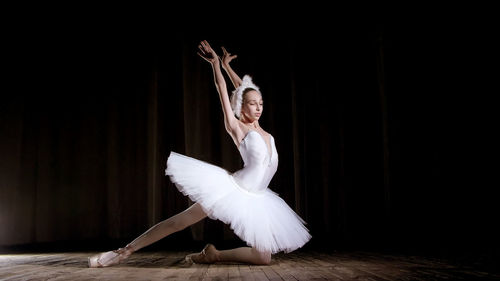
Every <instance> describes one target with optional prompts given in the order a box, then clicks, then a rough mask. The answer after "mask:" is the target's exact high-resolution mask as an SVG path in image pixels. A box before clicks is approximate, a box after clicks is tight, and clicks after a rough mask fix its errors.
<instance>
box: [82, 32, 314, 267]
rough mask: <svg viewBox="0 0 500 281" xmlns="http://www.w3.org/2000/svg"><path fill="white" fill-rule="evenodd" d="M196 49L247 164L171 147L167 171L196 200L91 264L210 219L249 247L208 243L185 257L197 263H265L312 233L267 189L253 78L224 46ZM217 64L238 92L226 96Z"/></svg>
mask: <svg viewBox="0 0 500 281" xmlns="http://www.w3.org/2000/svg"><path fill="white" fill-rule="evenodd" d="M198 48H199V49H200V51H199V52H198V55H200V56H201V57H202V58H203V59H205V60H206V61H207V62H209V63H210V64H211V66H212V70H213V74H214V81H215V86H216V88H217V91H218V93H219V97H220V101H221V104H222V111H223V113H224V124H225V127H226V131H227V132H228V134H229V135H230V136H231V138H232V139H233V141H234V143H235V145H236V147H237V148H238V151H239V152H240V155H241V157H242V159H243V161H244V166H243V168H241V169H240V170H238V171H236V172H234V173H230V172H228V171H227V170H225V169H223V168H221V167H218V166H215V165H212V164H210V163H207V162H204V161H201V160H198V159H195V158H191V157H188V156H185V155H182V154H179V153H176V152H173V151H172V152H171V153H170V155H169V157H168V160H167V168H166V170H165V174H166V175H168V176H169V177H170V180H171V181H172V182H173V183H174V184H175V186H176V187H177V189H178V190H179V191H180V192H182V193H183V194H184V195H186V196H188V197H189V198H190V199H191V200H192V201H193V202H195V204H193V205H192V206H190V207H189V208H188V209H186V210H184V211H183V212H181V213H179V214H177V215H175V216H172V217H170V218H168V219H166V220H164V221H162V222H160V223H158V224H156V225H154V226H153V227H151V228H150V229H149V230H147V231H146V232H145V233H143V234H142V235H141V236H139V237H137V238H136V239H135V240H134V241H132V242H131V243H130V244H128V245H127V246H126V247H125V248H120V249H118V250H114V251H109V252H105V253H101V254H98V255H95V256H92V257H89V267H106V266H111V265H114V264H118V263H120V262H121V261H122V260H124V259H126V258H128V257H129V256H130V255H131V254H132V253H133V252H135V251H137V250H139V249H141V248H143V247H145V246H148V245H150V244H152V243H154V242H156V241H158V240H160V239H162V238H164V237H166V236H168V235H170V234H172V233H174V232H177V231H180V230H183V229H185V228H186V227H188V226H190V225H192V224H194V223H196V222H198V221H200V220H202V219H204V218H205V217H207V216H208V217H209V218H211V219H218V220H221V221H222V222H224V223H226V224H228V225H230V227H231V229H232V230H233V231H234V232H235V234H236V235H238V237H240V238H241V239H242V240H243V241H245V242H246V243H247V245H248V246H249V247H239V248H235V249H229V250H217V249H216V248H215V246H214V245H212V244H207V245H206V246H205V247H204V249H203V250H202V251H201V252H200V253H195V254H190V255H188V256H186V260H188V261H192V262H195V263H214V262H219V261H223V262H224V261H225V262H243V263H250V264H269V263H270V262H271V255H272V254H275V253H278V252H280V251H284V252H286V253H288V252H291V251H294V250H296V249H298V248H300V247H302V246H303V245H304V244H305V243H307V242H308V241H309V239H310V238H311V235H310V234H309V232H308V230H307V228H306V227H305V226H304V224H305V222H304V220H302V218H300V217H299V216H298V215H297V214H296V213H295V212H294V211H293V210H292V209H291V208H290V207H289V206H288V205H287V204H286V202H285V201H284V200H283V199H281V198H280V197H279V196H278V195H277V194H276V193H274V192H273V191H271V190H270V189H269V188H268V185H269V182H270V181H271V179H272V177H273V176H274V174H275V172H276V170H277V168H278V153H277V151H276V147H275V144H274V138H273V136H272V135H271V134H269V133H267V132H266V131H265V130H264V129H262V127H260V125H259V119H260V117H261V115H262V112H263V109H264V104H263V100H262V94H261V92H260V90H259V88H258V87H257V86H256V85H255V84H253V82H252V79H251V78H250V76H248V75H245V76H244V77H243V79H241V78H240V77H239V76H238V75H237V74H236V73H235V72H234V71H233V69H232V68H231V67H230V65H229V63H230V62H231V61H232V60H233V59H234V58H236V55H231V54H230V53H228V52H227V51H226V49H225V48H224V47H223V48H222V49H223V56H222V58H219V56H218V55H217V53H216V52H215V51H214V50H213V49H212V48H211V46H210V45H209V43H208V42H207V41H202V42H200V45H199V46H198ZM221 64H222V67H223V68H224V70H225V71H226V72H227V74H228V76H229V77H230V79H231V81H232V83H233V85H234V86H235V88H236V89H235V90H234V91H233V92H232V95H231V98H229V95H228V91H227V87H226V82H225V80H224V77H223V74H222V71H221Z"/></svg>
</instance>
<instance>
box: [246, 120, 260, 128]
mask: <svg viewBox="0 0 500 281" xmlns="http://www.w3.org/2000/svg"><path fill="white" fill-rule="evenodd" d="M242 122H243V124H245V126H247V127H249V128H253V129H258V128H260V126H259V121H257V120H254V121H253V122H249V121H248V120H243V121H242Z"/></svg>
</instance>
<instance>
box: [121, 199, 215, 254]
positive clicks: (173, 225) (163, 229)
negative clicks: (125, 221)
mask: <svg viewBox="0 0 500 281" xmlns="http://www.w3.org/2000/svg"><path fill="white" fill-rule="evenodd" d="M206 216H207V214H205V212H203V209H202V208H201V206H200V204H198V203H195V204H193V205H192V206H191V207H189V208H187V209H186V210H184V211H182V212H181V213H179V214H177V215H174V216H172V217H170V218H168V219H166V220H164V221H162V222H159V223H157V224H156V225H154V226H152V227H151V228H150V229H148V230H147V231H146V232H144V233H143V234H142V235H140V236H139V237H137V238H136V239H135V240H134V241H132V242H131V243H130V244H128V245H129V246H130V247H132V249H133V251H137V250H139V249H141V248H144V247H146V246H148V245H150V244H153V243H154V242H156V241H158V240H160V239H162V238H164V237H166V236H168V235H170V234H172V233H174V232H177V231H180V230H183V229H184V228H186V227H188V226H190V225H192V224H195V223H197V222H199V221H200V220H202V219H204V218H205V217H206Z"/></svg>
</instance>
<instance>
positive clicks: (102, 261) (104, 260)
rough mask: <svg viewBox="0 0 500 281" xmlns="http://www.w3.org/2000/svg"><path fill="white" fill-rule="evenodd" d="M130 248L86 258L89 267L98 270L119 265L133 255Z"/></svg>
mask: <svg viewBox="0 0 500 281" xmlns="http://www.w3.org/2000/svg"><path fill="white" fill-rule="evenodd" d="M133 252H134V251H133V249H132V246H129V245H127V246H126V247H125V248H120V249H118V250H113V251H109V252H104V253H100V254H97V255H95V256H91V257H89V258H88V263H89V267H91V268H100V267H108V266H112V265H116V264H119V263H120V262H121V261H123V260H125V259H126V258H128V257H129V256H130V255H131V254H132V253H133Z"/></svg>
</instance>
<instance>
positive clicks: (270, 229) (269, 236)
mask: <svg viewBox="0 0 500 281" xmlns="http://www.w3.org/2000/svg"><path fill="white" fill-rule="evenodd" d="M165 174H166V175H168V176H169V177H170V180H171V181H172V182H173V183H174V184H175V186H176V187H177V189H178V190H179V191H180V192H182V194H184V195H186V196H188V197H189V198H190V199H191V200H192V201H194V202H197V203H199V204H200V205H201V207H202V209H203V210H204V212H205V213H206V214H207V216H208V217H209V218H211V219H218V220H220V221H222V222H224V223H225V224H228V225H229V226H230V227H231V229H232V230H233V231H234V233H235V234H236V235H237V236H238V237H239V238H241V239H242V240H243V241H245V242H246V243H247V245H248V246H251V247H254V248H256V249H257V250H258V251H262V252H264V251H267V252H271V253H273V254H274V253H278V252H281V251H284V252H286V253H288V252H291V251H294V250H296V249H298V248H300V247H302V246H303V245H304V244H305V243H307V241H309V239H310V238H311V235H310V234H309V232H308V229H307V228H306V227H305V226H304V224H306V222H305V221H304V220H303V219H302V218H301V217H299V215H297V214H296V213H295V212H294V211H293V210H292V209H291V208H290V207H289V206H288V205H287V204H286V202H285V201H284V200H283V199H281V198H280V197H279V196H278V194H276V193H275V192H273V191H272V190H270V189H269V188H267V189H265V190H264V191H263V192H260V193H253V192H249V191H247V190H246V189H244V188H243V187H241V186H239V185H238V184H237V183H236V181H235V180H234V178H233V176H232V174H231V173H229V172H228V171H227V170H225V169H223V168H221V167H218V166H216V165H213V164H210V163H207V162H204V161H201V160H198V159H195V158H192V157H189V156H185V155H182V154H179V153H176V152H173V151H172V152H171V153H170V156H169V157H168V160H167V168H166V170H165Z"/></svg>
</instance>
